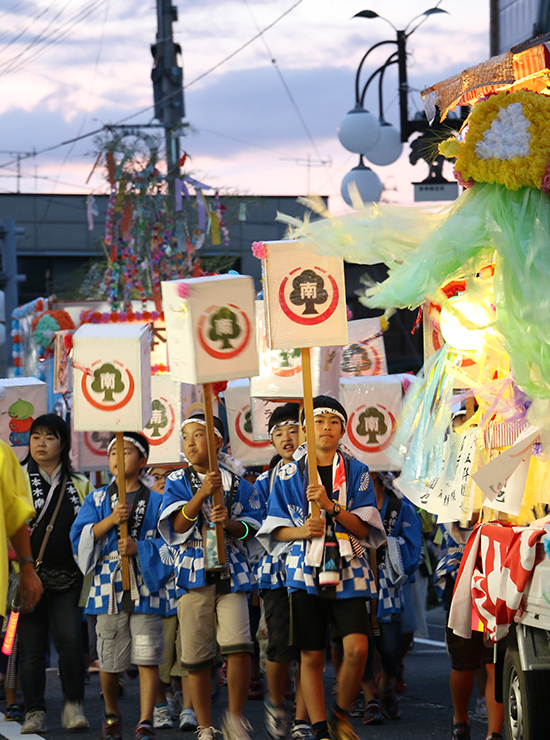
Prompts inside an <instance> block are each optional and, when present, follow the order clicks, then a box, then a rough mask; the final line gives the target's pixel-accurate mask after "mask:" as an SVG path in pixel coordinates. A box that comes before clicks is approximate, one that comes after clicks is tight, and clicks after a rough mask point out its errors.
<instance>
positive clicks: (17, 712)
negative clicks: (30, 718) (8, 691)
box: [4, 704, 25, 722]
mask: <svg viewBox="0 0 550 740" xmlns="http://www.w3.org/2000/svg"><path fill="white" fill-rule="evenodd" d="M24 716H25V708H24V706H23V705H22V704H10V705H9V706H7V707H6V711H5V712H4V719H5V720H6V722H21V720H22V719H23V717H24Z"/></svg>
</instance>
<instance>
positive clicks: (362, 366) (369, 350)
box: [341, 318, 388, 378]
mask: <svg viewBox="0 0 550 740" xmlns="http://www.w3.org/2000/svg"><path fill="white" fill-rule="evenodd" d="M348 339H349V344H348V345H347V347H342V362H341V376H342V377H343V378H353V377H360V376H371V375H387V374H388V366H387V364H386V349H385V347H384V337H383V335H382V329H381V327H380V319H379V318H374V319H358V320H357V321H348ZM366 340H368V341H366Z"/></svg>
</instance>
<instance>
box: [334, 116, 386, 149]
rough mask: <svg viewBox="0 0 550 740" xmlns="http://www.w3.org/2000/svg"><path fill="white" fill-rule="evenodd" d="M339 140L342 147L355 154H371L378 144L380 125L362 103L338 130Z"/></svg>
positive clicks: (346, 117) (345, 118)
mask: <svg viewBox="0 0 550 740" xmlns="http://www.w3.org/2000/svg"><path fill="white" fill-rule="evenodd" d="M338 138H339V139H340V143H341V144H342V146H343V147H344V148H345V149H347V150H348V151H350V152H353V153H354V154H365V153H366V152H370V151H371V150H372V149H374V147H375V146H376V145H377V144H378V140H379V138H380V124H379V122H378V120H377V119H376V118H375V116H373V115H372V113H369V112H368V110H365V109H364V108H363V106H362V105H361V103H356V105H355V108H354V109H353V110H350V111H349V113H346V115H345V116H344V118H343V119H342V123H341V124H340V128H339V129H338Z"/></svg>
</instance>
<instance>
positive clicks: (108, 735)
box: [101, 714, 122, 740]
mask: <svg viewBox="0 0 550 740" xmlns="http://www.w3.org/2000/svg"><path fill="white" fill-rule="evenodd" d="M101 740H122V717H117V716H116V714H109V715H107V717H106V716H105V715H103V717H102V719H101Z"/></svg>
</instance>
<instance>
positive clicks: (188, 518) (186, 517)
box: [181, 504, 199, 522]
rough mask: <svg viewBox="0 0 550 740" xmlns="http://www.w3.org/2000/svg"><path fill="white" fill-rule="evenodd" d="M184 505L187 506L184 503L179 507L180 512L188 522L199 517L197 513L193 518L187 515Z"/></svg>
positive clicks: (194, 520)
mask: <svg viewBox="0 0 550 740" xmlns="http://www.w3.org/2000/svg"><path fill="white" fill-rule="evenodd" d="M186 506H187V504H185V505H184V506H182V507H181V513H182V514H183V516H184V517H185V519H187V521H188V522H196V521H197V519H198V518H199V515H198V514H197V516H196V517H195V518H194V519H191V517H188V516H187V514H186V513H185V507H186Z"/></svg>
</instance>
